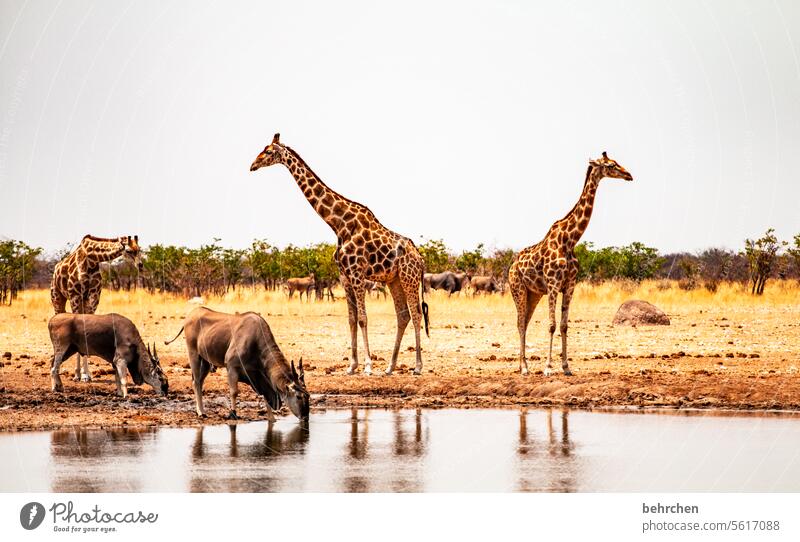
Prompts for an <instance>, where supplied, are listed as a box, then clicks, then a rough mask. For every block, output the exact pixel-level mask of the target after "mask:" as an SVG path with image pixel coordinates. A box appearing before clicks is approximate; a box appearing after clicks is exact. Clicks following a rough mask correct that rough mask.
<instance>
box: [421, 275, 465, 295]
mask: <svg viewBox="0 0 800 542" xmlns="http://www.w3.org/2000/svg"><path fill="white" fill-rule="evenodd" d="M470 280H471V277H470V276H469V274H467V273H463V272H457V273H454V272H453V271H445V272H443V273H425V276H424V278H423V284H424V287H425V288H427V289H428V290H430V289H434V290H444V291H445V292H447V293H448V295H453V294H454V293H456V292H460V291H461V290H466V287H467V286H468V285H469V283H470Z"/></svg>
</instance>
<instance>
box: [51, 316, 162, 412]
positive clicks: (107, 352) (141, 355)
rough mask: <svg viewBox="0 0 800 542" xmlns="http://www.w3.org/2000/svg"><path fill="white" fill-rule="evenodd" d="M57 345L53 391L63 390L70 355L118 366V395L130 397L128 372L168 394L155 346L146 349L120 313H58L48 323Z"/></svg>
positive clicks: (139, 380)
mask: <svg viewBox="0 0 800 542" xmlns="http://www.w3.org/2000/svg"><path fill="white" fill-rule="evenodd" d="M47 328H48V330H49V331H50V340H51V341H52V343H53V358H52V360H51V362H50V378H51V383H52V389H53V391H63V389H64V386H63V384H62V383H61V378H60V376H59V374H58V373H59V368H60V366H61V364H62V363H63V362H64V361H65V360H67V359H68V358H69V357H70V356H73V355H75V354H80V355H82V356H98V357H101V358H103V359H104V360H106V361H107V362H109V363H111V365H113V366H114V378H115V380H116V383H117V393H118V394H119V395H121V396H122V397H127V396H128V386H127V382H126V373H127V372H130V373H131V378H133V381H134V383H136V384H141V383H142V382H147V383H148V384H150V385H151V386H152V387H153V389H155V390H156V391H157V392H159V393H162V394H166V393H167V389H168V388H169V385H168V383H167V377H166V375H164V371H162V370H161V365H160V363H159V361H158V354H157V353H156V348H155V345H153V350H152V352H151V351H150V347H149V346H145V344H144V341H143V340H142V337H141V335H139V330H137V329H136V326H135V325H134V323H133V322H131V321H130V320H128V319H127V318H125V317H124V316H121V315H119V314H114V313H111V314H73V313H66V312H64V313H61V314H56V315H55V316H53V317H52V318H51V319H50V322H49V323H48V324H47Z"/></svg>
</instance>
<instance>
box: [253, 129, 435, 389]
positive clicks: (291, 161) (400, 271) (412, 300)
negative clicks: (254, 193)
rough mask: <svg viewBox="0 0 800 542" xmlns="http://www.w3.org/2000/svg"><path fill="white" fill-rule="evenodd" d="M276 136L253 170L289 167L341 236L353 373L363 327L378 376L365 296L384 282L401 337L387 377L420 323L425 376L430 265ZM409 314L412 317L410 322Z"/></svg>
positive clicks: (367, 363)
mask: <svg viewBox="0 0 800 542" xmlns="http://www.w3.org/2000/svg"><path fill="white" fill-rule="evenodd" d="M279 139H280V134H275V137H273V138H272V143H270V144H269V145H267V146H266V147H265V148H264V150H263V151H262V152H261V153H259V155H258V156H257V157H256V159H255V161H254V162H253V164H252V165H251V166H250V171H256V170H257V169H259V168H262V167H267V166H271V165H273V164H283V165H284V166H286V168H287V169H288V170H289V172H290V173H291V174H292V176H293V177H294V179H295V181H297V186H299V187H300V190H302V191H303V194H305V196H306V199H308V202H309V203H310V204H311V206H312V207H313V208H314V210H315V211H316V212H317V214H318V215H319V216H320V217H321V218H322V220H324V221H325V222H326V223H327V224H328V226H330V227H331V229H332V230H333V231H334V233H336V237H337V239H338V247H337V249H336V254H335V255H334V258H335V259H336V263H337V264H338V266H339V270H340V271H341V281H342V286H343V287H344V291H345V294H346V297H347V312H348V316H349V321H350V345H351V348H352V360H351V362H350V368H349V369H348V370H347V374H353V373H354V372H355V370H356V368H358V332H357V325H358V326H360V327H361V333H362V335H363V338H364V350H365V351H366V358H365V360H364V373H365V374H372V355H371V354H370V351H369V340H368V338H367V311H366V308H365V305H364V296H365V292H366V284H367V281H368V280H371V281H375V282H382V283H385V284H387V285H388V286H389V291H390V292H391V293H392V298H393V299H394V310H395V312H396V313H397V337H396V338H395V342H394V351H393V352H392V361H391V363H390V364H389V367H388V368H387V369H386V374H387V375H388V374H392V371H393V370H394V367H395V364H396V363H397V354H398V352H399V351H400V341H401V340H402V338H403V333H404V332H405V329H406V326H408V322H409V320H411V321H413V323H414V337H415V339H416V344H417V365H416V368H415V369H414V374H417V375H418V374H421V373H422V352H421V349H420V342H419V341H420V319H421V317H424V320H425V333H426V334H428V304H427V303H425V294H424V293H423V294H422V309H421V310H420V304H419V290H420V286H421V285H422V275H423V273H424V271H425V263H424V261H423V259H422V256H420V254H419V251H418V250H417V247H416V246H415V245H414V243H413V242H412V241H411V240H410V239H408V238H407V237H403V236H402V235H399V234H397V233H395V232H393V231H391V230H389V229H387V228H386V227H384V226H383V224H381V223H380V222H378V219H377V218H375V215H374V214H372V211H370V210H369V209H368V208H367V207H366V206H364V205H361V204H360V203H356V202H355V201H351V200H349V199H347V198H345V197H344V196H342V195H340V194H338V193H336V192H334V191H333V190H331V189H330V188H328V186H327V185H326V184H325V183H323V182H322V180H321V179H320V178H319V177H317V175H316V174H315V173H314V172H313V171H311V168H310V167H308V165H306V163H305V162H304V161H303V159H302V158H300V155H298V154H297V153H296V152H295V151H294V150H292V149H291V148H289V147H287V146H285V145H283V144H282V143H280V141H279ZM409 312H410V313H411V316H410V317H409Z"/></svg>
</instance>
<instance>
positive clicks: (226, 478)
mask: <svg viewBox="0 0 800 542" xmlns="http://www.w3.org/2000/svg"><path fill="white" fill-rule="evenodd" d="M0 459H2V467H0V472H2V479H0V491H6V492H8V491H54V492H75V491H78V492H102V491H115V492H140V491H198V492H206V491H222V492H241V491H244V492H261V491H337V492H338V491H392V492H397V491H415V492H419V491H560V492H563V491H654V492H664V491H800V416H792V415H767V414H760V415H754V414H751V415H735V416H734V415H722V414H719V413H716V414H710V413H675V412H669V413H667V412H661V413H652V412H651V413H619V412H587V411H570V410H501V409H497V410H492V409H487V410H425V409H422V410H398V411H392V410H360V409H353V410H327V411H321V412H317V411H315V412H313V413H312V417H311V423H310V426H309V427H308V428H303V427H301V426H300V425H299V424H298V423H297V420H296V419H295V418H281V419H279V421H278V422H276V423H275V424H274V425H273V426H272V427H269V426H268V424H267V423H266V422H264V421H257V422H250V423H244V424H239V425H216V426H207V427H200V428H162V429H147V430H133V429H109V430H83V429H68V430H61V431H50V432H37V433H11V434H2V435H0Z"/></svg>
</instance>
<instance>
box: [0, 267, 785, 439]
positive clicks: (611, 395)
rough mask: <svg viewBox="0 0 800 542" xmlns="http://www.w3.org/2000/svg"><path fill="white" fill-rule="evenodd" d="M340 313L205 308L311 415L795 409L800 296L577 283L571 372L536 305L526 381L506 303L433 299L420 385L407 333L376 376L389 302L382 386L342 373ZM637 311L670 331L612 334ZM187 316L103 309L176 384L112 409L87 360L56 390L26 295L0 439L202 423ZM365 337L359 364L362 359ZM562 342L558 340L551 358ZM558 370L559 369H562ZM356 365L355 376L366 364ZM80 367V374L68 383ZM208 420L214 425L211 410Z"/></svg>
mask: <svg viewBox="0 0 800 542" xmlns="http://www.w3.org/2000/svg"><path fill="white" fill-rule="evenodd" d="M338 294H339V299H337V301H335V302H328V301H321V302H316V301H312V302H310V303H308V302H306V301H302V302H300V301H298V300H297V298H295V299H293V300H291V301H290V300H288V299H287V297H286V295H285V294H283V293H282V292H264V291H263V290H260V289H259V290H255V291H254V290H251V289H244V290H239V291H236V292H231V293H229V294H227V295H225V296H222V297H210V298H208V299H206V302H205V305H207V306H209V307H211V308H214V309H217V310H222V311H227V312H235V311H239V312H242V311H247V310H252V311H256V312H259V313H261V314H262V315H263V316H264V317H265V318H266V319H267V321H268V322H269V324H270V327H271V328H272V330H273V333H274V334H275V337H276V339H277V341H278V344H279V345H280V347H281V349H282V350H283V352H284V353H285V354H286V356H287V357H289V358H290V359H295V360H296V359H298V358H299V357H301V356H302V357H303V358H304V360H305V365H306V380H307V383H308V386H309V390H310V391H311V392H312V393H313V394H314V397H315V399H314V404H315V405H316V406H323V405H325V406H345V405H350V406H405V407H407V406H508V405H517V404H525V405H556V404H560V405H570V406H582V407H596V406H618V405H638V406H668V407H681V408H683V407H697V408H737V409H752V408H766V409H776V408H784V409H785V408H789V409H800V386H798V367H800V363H799V362H800V286H798V284H797V283H795V282H788V281H786V282H781V281H773V282H770V283H769V284H768V286H767V290H766V292H765V294H764V295H763V296H761V297H753V296H751V295H750V294H749V293H748V292H747V291H746V289H745V288H743V287H742V286H740V285H735V284H723V285H721V286H720V288H719V290H718V291H717V292H716V293H711V292H708V291H705V290H695V291H690V292H687V291H684V290H681V289H679V288H677V286H676V285H675V284H673V283H664V282H645V283H642V284H628V283H606V284H601V285H589V284H581V285H579V287H578V289H577V291H576V294H575V297H574V300H573V306H572V310H571V312H570V316H571V318H570V322H571V323H570V328H569V357H570V367H571V368H572V370H573V372H574V373H575V376H572V377H564V376H563V375H559V374H557V375H555V376H551V377H544V376H543V375H542V374H541V369H542V368H543V365H544V361H543V360H542V359H541V358H542V357H544V356H546V351H547V344H548V333H547V328H548V323H547V322H546V320H547V302H546V300H543V301H542V302H541V303H540V305H539V307H537V310H536V313H535V314H534V318H533V321H532V322H531V326H530V328H529V330H528V357H529V360H530V361H529V365H530V368H531V373H532V374H531V375H530V376H527V377H522V376H520V375H519V373H518V361H517V356H518V349H519V337H518V333H517V329H516V312H515V309H514V305H513V302H512V300H511V298H510V296H508V295H505V296H500V295H497V294H495V295H492V296H478V297H475V298H473V297H471V296H470V297H467V296H464V295H462V296H453V297H452V298H448V296H447V295H446V294H443V293H441V292H433V293H431V294H430V295H427V296H426V300H427V301H428V302H429V304H430V315H431V336H430V338H425V337H424V336H423V342H422V345H423V350H424V352H423V358H424V363H425V365H424V371H423V376H421V377H414V376H411V375H410V370H411V369H412V368H413V366H414V353H413V352H412V351H410V350H412V349H413V348H412V347H413V344H414V335H413V333H412V332H411V330H410V329H409V330H407V331H406V334H405V337H404V339H403V345H402V350H401V355H400V359H399V363H398V369H397V371H396V373H395V374H394V375H393V376H391V377H385V376H379V375H380V374H381V373H382V371H383V369H384V368H385V367H386V364H387V362H388V359H389V357H390V356H391V349H392V346H393V344H394V337H395V329H396V323H395V322H396V320H395V314H394V306H393V304H392V301H391V298H389V299H386V300H384V299H383V298H382V297H381V298H380V299H375V298H374V297H372V298H370V299H369V301H368V302H367V312H368V314H369V336H370V346H371V347H372V348H371V349H372V354H373V358H374V359H375V367H374V370H375V373H376V374H375V375H374V376H372V377H367V376H363V375H358V376H345V375H344V370H345V368H346V367H347V365H348V361H347V359H348V356H349V354H350V333H349V327H348V324H347V307H346V304H345V302H344V300H343V299H342V296H341V292H339V293H338ZM628 299H644V300H646V301H649V302H651V303H653V304H655V305H656V306H658V307H660V308H661V309H662V310H664V311H665V312H666V313H667V314H668V315H669V317H670V319H671V321H672V323H671V325H669V326H650V327H648V326H641V327H637V328H632V327H615V326H612V325H611V321H612V319H613V317H614V314H615V312H616V310H617V308H618V307H619V305H620V304H621V303H622V302H623V301H626V300H628ZM195 306H196V305H192V304H190V303H189V302H188V301H187V300H186V299H184V298H181V297H178V296H174V295H160V294H157V295H151V294H148V293H147V292H144V291H136V292H111V291H104V292H103V295H102V298H101V302H100V307H99V310H98V312H100V313H107V312H118V313H120V314H123V315H125V316H127V317H128V318H130V319H131V320H133V321H134V322H135V323H136V325H137V326H138V328H139V331H140V332H141V334H142V336H143V337H144V339H145V340H146V341H148V342H156V343H157V344H158V346H159V349H158V350H159V354H160V357H161V360H162V365H163V366H164V369H165V372H166V373H167V376H168V377H169V380H170V398H169V399H168V400H164V399H161V398H157V397H156V396H155V395H154V394H153V392H152V390H150V389H149V388H148V387H146V386H145V387H143V388H141V389H140V390H137V391H135V392H134V394H135V395H134V397H135V398H137V399H136V401H138V402H136V401H134V402H128V403H125V405H124V406H121V405H120V401H119V400H118V398H116V397H115V396H114V385H113V379H112V378H111V377H110V376H108V375H109V374H110V367H109V366H108V364H106V363H105V362H104V361H102V360H99V359H98V358H92V360H91V365H92V366H93V371H95V376H96V378H95V380H94V381H93V382H92V383H90V384H85V383H75V382H72V381H71V379H69V378H66V379H65V378H64V377H62V379H63V380H64V383H65V392H64V394H63V395H62V394H55V393H52V392H51V391H50V386H49V372H48V367H47V365H48V362H49V359H50V356H51V354H52V349H51V345H50V340H49V337H48V333H47V321H48V319H49V318H50V317H51V315H52V307H51V306H50V300H49V297H48V292H47V291H44V290H39V291H26V292H23V293H22V294H21V296H20V298H19V299H18V300H16V301H15V303H14V305H13V306H11V307H7V306H4V307H1V308H0V353H2V352H10V353H11V358H10V359H9V358H6V357H3V358H0V406H2V407H3V408H0V430H20V429H35V428H52V427H61V426H64V425H81V426H83V425H87V426H103V425H109V424H111V425H116V424H129V425H130V424H133V425H142V424H144V425H153V424H172V425H184V424H196V423H198V421H197V418H196V417H195V416H194V413H193V406H192V404H193V401H192V392H191V373H190V371H189V369H188V363H187V359H186V353H185V343H184V341H183V339H179V340H177V341H175V342H174V343H172V344H171V345H170V346H164V345H163V341H164V340H165V339H170V338H172V337H173V336H174V335H175V334H176V333H177V332H178V330H179V329H180V327H181V324H182V319H183V317H184V316H185V315H186V314H187V313H188V312H189V311H191V310H192V309H193V308H194V307H195ZM362 347H363V344H362V343H361V339H360V334H359V353H360V356H361V359H362V361H363V348H362ZM559 349H560V340H559V337H558V332H557V335H556V338H555V352H554V353H555V354H556V357H557V356H558V352H559ZM559 365H560V364H559V363H558V361H557V360H556V361H555V366H556V367H558V366H559ZM362 367H363V366H362ZM73 370H74V362H72V360H70V361H69V362H67V363H65V364H64V365H62V372H63V373H65V374H66V373H68V372H71V371H73ZM224 375H225V371H224V370H223V371H217V372H216V373H212V374H211V375H210V376H209V378H208V379H207V381H206V384H205V387H204V390H205V391H204V395H205V396H206V398H207V401H208V402H207V405H210V406H207V408H210V409H211V410H210V412H212V417H211V418H210V419H209V421H208V423H217V422H218V421H219V416H222V415H224V414H225V413H226V412H227V411H226V410H225V409H226V407H225V405H226V402H225V400H224V397H225V393H226V392H225V390H226V384H225V382H226V378H225V376H224ZM240 391H241V392H242V396H241V397H242V399H243V400H244V401H245V403H244V406H243V407H242V411H243V412H244V415H245V416H246V417H249V418H250V419H254V418H258V417H261V416H262V414H261V413H259V411H258V403H257V402H256V401H255V396H254V395H253V393H252V392H251V391H249V389H248V388H247V387H246V386H240ZM215 412H216V413H215Z"/></svg>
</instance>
